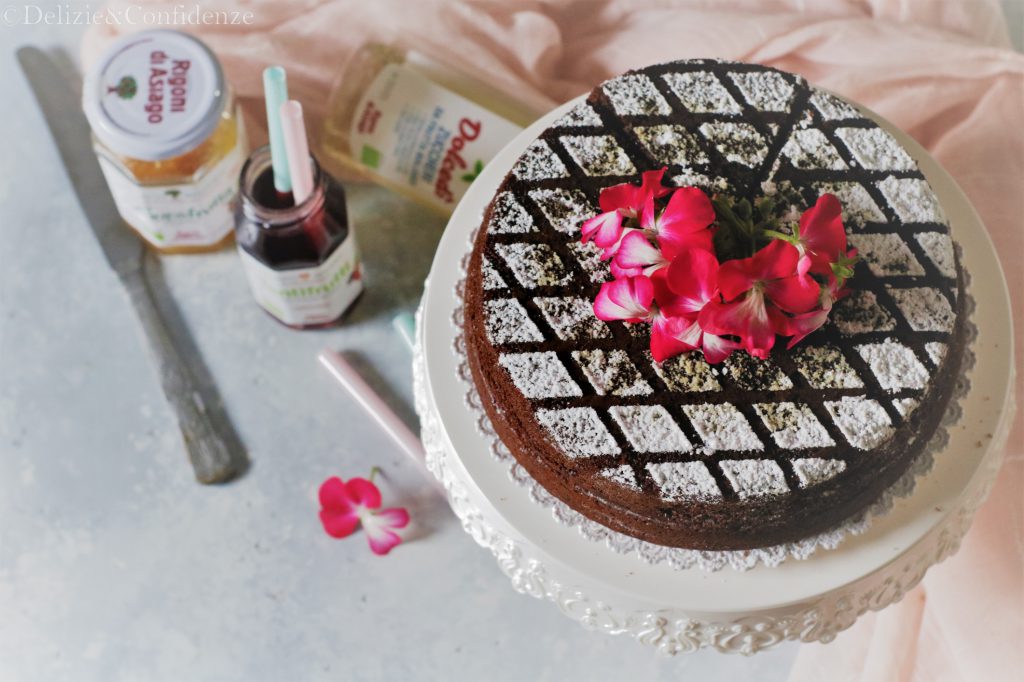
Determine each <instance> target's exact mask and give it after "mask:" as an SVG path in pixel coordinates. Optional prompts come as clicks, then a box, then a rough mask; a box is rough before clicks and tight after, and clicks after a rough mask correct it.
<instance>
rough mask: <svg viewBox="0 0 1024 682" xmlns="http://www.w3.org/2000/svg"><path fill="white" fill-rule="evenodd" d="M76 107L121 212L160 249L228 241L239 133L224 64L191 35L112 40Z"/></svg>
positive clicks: (240, 152)
mask: <svg viewBox="0 0 1024 682" xmlns="http://www.w3.org/2000/svg"><path fill="white" fill-rule="evenodd" d="M82 105H83V108H84V109H85V113H86V116H87V117H88V119H89V123H90V125H91V126H92V131H93V147H94V149H95V150H96V154H97V157H98V158H99V161H100V167H101V168H102V170H103V175H104V177H105V178H106V180H107V184H108V185H109V187H110V191H111V194H112V195H113V197H114V201H115V203H116V204H117V208H118V211H119V212H120V213H121V217H122V218H124V220H125V222H127V223H128V225H129V226H130V227H132V228H133V229H134V230H135V231H136V232H138V233H139V234H140V235H141V236H142V238H143V239H145V240H146V242H147V243H148V244H150V245H151V246H153V247H154V248H156V249H158V250H159V251H163V252H171V253H174V252H195V251H210V250H213V249H217V248H220V247H221V246H223V245H224V244H225V243H226V242H227V241H229V240H230V239H231V236H232V233H233V230H232V228H233V226H234V209H235V203H236V201H237V195H238V172H239V169H240V168H241V167H242V163H243V162H244V161H245V155H246V140H245V131H244V129H243V125H242V119H241V116H240V113H239V110H238V107H237V105H236V103H235V101H234V97H233V95H232V92H231V89H230V87H229V86H228V85H227V83H226V81H225V79H224V72H223V70H222V69H221V66H220V63H219V62H218V61H217V58H216V57H215V56H214V55H213V53H212V52H211V51H210V50H209V48H207V47H206V45H204V44H203V43H202V42H200V41H199V40H197V39H196V38H193V37H192V36H189V35H186V34H184V33H180V32H178V31H171V30H163V29H160V30H151V31H142V32H140V33H135V34H131V35H127V36H124V37H122V38H120V39H119V40H117V41H116V42H115V43H114V44H113V45H111V46H110V48H109V49H108V50H107V52H106V53H105V54H104V56H103V57H102V58H101V59H100V60H99V61H98V62H97V64H96V65H95V67H94V68H93V69H92V70H91V71H90V72H89V74H88V75H87V77H86V81H85V86H84V88H83V93H82Z"/></svg>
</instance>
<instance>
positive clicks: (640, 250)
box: [611, 230, 668, 277]
mask: <svg viewBox="0 0 1024 682" xmlns="http://www.w3.org/2000/svg"><path fill="white" fill-rule="evenodd" d="M666 265H668V259H667V258H665V256H664V254H663V253H662V252H661V249H659V248H658V247H656V246H655V245H654V244H652V243H651V242H650V240H648V239H647V235H646V234H644V232H643V230H627V231H626V234H624V235H623V236H622V240H621V241H620V242H619V247H618V249H616V250H615V256H614V258H613V259H612V262H611V271H612V276H614V277H636V276H637V275H647V276H650V275H652V274H653V273H654V272H655V271H656V270H658V269H659V268H663V267H665V266H666Z"/></svg>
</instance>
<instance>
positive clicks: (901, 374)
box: [857, 339, 929, 391]
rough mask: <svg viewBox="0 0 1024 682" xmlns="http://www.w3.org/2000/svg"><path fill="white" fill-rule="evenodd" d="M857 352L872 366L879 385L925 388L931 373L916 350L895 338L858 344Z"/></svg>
mask: <svg viewBox="0 0 1024 682" xmlns="http://www.w3.org/2000/svg"><path fill="white" fill-rule="evenodd" d="M857 352H858V353H859V354H860V356H861V357H862V358H863V359H864V362H866V363H867V364H868V366H869V367H870V368H871V372H872V373H873V374H874V375H875V379H877V380H878V385H879V386H881V387H882V388H883V389H885V390H886V391H899V390H901V389H904V388H924V387H925V386H927V385H928V378H929V373H928V370H927V369H925V368H924V365H922V364H921V361H920V360H918V359H917V356H916V355H914V351H912V350H911V349H909V348H907V347H906V346H904V345H903V344H902V343H900V342H898V341H896V340H894V339H885V340H884V341H882V342H881V343H865V344H863V345H861V346H857Z"/></svg>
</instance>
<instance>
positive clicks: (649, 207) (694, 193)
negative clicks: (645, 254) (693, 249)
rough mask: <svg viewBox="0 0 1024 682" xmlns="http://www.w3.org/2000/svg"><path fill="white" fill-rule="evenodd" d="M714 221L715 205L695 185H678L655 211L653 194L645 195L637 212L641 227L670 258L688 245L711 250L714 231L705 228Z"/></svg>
mask: <svg viewBox="0 0 1024 682" xmlns="http://www.w3.org/2000/svg"><path fill="white" fill-rule="evenodd" d="M713 222H715V207H714V206H712V204H711V200H710V199H708V196H707V195H706V194H704V192H702V191H701V190H699V189H697V188H696V187H681V188H679V189H677V190H675V191H674V192H673V193H672V196H671V197H670V198H669V200H668V204H666V205H665V208H664V209H663V210H661V211H658V210H656V208H655V204H654V196H652V195H648V197H647V199H646V203H644V208H643V213H642V214H641V215H640V227H642V228H644V229H645V230H649V231H650V232H651V233H652V234H653V235H654V236H655V237H656V238H657V241H658V244H659V245H660V246H661V248H662V249H664V250H667V251H671V252H674V253H669V254H668V256H669V258H672V257H673V256H674V255H675V253H678V252H681V251H682V250H684V249H685V248H686V247H688V246H700V247H702V248H706V249H709V250H710V249H711V245H712V241H711V240H712V237H713V236H714V233H713V232H711V231H710V230H709V229H708V227H709V226H710V225H711V223H713Z"/></svg>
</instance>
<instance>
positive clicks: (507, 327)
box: [484, 298, 544, 346]
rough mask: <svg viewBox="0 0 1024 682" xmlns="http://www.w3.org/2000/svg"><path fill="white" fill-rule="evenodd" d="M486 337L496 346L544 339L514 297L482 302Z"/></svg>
mask: <svg viewBox="0 0 1024 682" xmlns="http://www.w3.org/2000/svg"><path fill="white" fill-rule="evenodd" d="M484 311H485V312H486V315H487V320H486V323H485V324H486V329H487V338H488V339H490V341H491V343H493V344H494V345H496V346H501V345H504V344H506V343H528V342H531V341H533V342H540V341H543V340H544V335H543V334H541V333H540V330H539V329H537V325H535V324H534V323H533V320H531V319H530V316H529V314H527V312H526V308H524V307H523V304H522V303H520V302H519V301H517V300H516V299H514V298H492V299H491V300H489V301H485V303H484Z"/></svg>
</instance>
